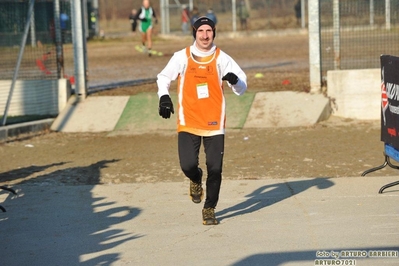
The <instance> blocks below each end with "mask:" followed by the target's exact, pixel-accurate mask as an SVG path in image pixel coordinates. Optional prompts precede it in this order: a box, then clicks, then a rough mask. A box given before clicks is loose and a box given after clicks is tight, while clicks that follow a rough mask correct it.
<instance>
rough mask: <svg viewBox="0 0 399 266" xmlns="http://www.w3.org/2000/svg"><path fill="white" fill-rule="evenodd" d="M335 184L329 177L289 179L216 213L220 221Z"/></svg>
mask: <svg viewBox="0 0 399 266" xmlns="http://www.w3.org/2000/svg"><path fill="white" fill-rule="evenodd" d="M333 185H334V182H332V181H330V180H329V178H325V177H319V178H314V179H309V180H299V181H287V182H282V183H276V184H272V185H267V186H262V187H260V188H258V189H256V190H255V191H253V192H252V193H250V194H248V195H246V196H245V197H246V198H247V200H245V201H243V202H240V203H238V204H236V205H234V206H231V207H229V208H226V209H224V210H221V211H219V212H217V213H216V215H217V216H218V219H219V221H222V220H224V219H227V218H231V217H234V216H239V215H243V214H248V213H252V212H255V211H258V210H260V209H262V208H265V207H268V206H271V205H273V204H275V203H277V202H280V201H283V200H285V199H287V198H290V197H292V196H294V195H296V194H299V193H302V192H303V191H305V190H307V189H309V188H311V187H314V186H315V187H317V188H318V189H327V188H330V187H332V186H333Z"/></svg>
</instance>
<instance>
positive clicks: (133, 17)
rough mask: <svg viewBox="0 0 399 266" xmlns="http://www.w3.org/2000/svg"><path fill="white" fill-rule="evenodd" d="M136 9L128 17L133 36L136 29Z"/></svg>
mask: <svg viewBox="0 0 399 266" xmlns="http://www.w3.org/2000/svg"><path fill="white" fill-rule="evenodd" d="M136 15H137V9H132V12H131V13H130V15H129V21H130V25H131V27H132V33H133V35H135V34H136V28H137V18H136Z"/></svg>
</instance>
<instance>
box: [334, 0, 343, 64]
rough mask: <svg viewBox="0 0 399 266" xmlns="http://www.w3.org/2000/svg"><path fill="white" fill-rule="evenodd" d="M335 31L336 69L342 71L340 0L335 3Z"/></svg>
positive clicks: (335, 0)
mask: <svg viewBox="0 0 399 266" xmlns="http://www.w3.org/2000/svg"><path fill="white" fill-rule="evenodd" d="M333 29H334V37H333V38H334V69H335V70H337V69H341V47H340V43H341V36H340V30H339V29H340V13H339V0H334V1H333Z"/></svg>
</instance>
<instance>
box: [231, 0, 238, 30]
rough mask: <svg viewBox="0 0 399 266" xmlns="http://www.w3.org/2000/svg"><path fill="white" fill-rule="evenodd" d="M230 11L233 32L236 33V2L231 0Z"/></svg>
mask: <svg viewBox="0 0 399 266" xmlns="http://www.w3.org/2000/svg"><path fill="white" fill-rule="evenodd" d="M231 6H232V8H231V10H232V19H233V32H236V31H237V21H236V20H237V11H236V0H231Z"/></svg>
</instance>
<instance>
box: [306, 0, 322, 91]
mask: <svg viewBox="0 0 399 266" xmlns="http://www.w3.org/2000/svg"><path fill="white" fill-rule="evenodd" d="M308 9H309V11H308V14H309V72H310V73H309V76H310V92H311V93H319V92H321V49H320V6H319V0H309V2H308Z"/></svg>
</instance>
